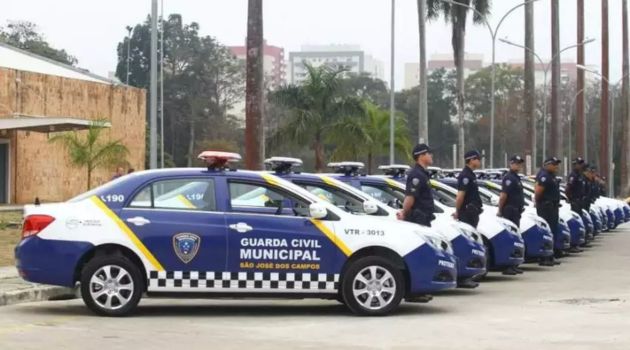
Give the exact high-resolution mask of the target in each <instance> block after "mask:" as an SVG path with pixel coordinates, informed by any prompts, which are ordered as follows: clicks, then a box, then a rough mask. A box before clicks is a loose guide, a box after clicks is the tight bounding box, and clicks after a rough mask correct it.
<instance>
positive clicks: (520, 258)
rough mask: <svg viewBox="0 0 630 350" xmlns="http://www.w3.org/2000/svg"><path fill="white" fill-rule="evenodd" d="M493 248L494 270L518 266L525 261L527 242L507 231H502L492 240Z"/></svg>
mask: <svg viewBox="0 0 630 350" xmlns="http://www.w3.org/2000/svg"><path fill="white" fill-rule="evenodd" d="M490 244H491V246H492V263H493V264H492V266H491V268H492V269H503V268H507V267H513V266H518V265H520V264H522V263H523V262H524V261H525V242H524V241H523V238H521V237H519V236H516V235H514V234H512V233H510V232H508V231H507V230H503V231H501V232H500V233H499V234H497V235H496V236H494V237H492V239H491V240H490Z"/></svg>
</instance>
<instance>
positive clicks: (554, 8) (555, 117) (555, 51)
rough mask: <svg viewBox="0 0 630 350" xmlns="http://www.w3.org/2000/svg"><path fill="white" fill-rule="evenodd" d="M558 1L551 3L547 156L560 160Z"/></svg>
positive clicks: (554, 0) (553, 0) (560, 118)
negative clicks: (549, 126) (549, 125)
mask: <svg viewBox="0 0 630 350" xmlns="http://www.w3.org/2000/svg"><path fill="white" fill-rule="evenodd" d="M558 2H559V0H552V1H551V57H553V60H552V61H551V134H550V135H548V136H549V137H548V138H547V140H549V141H550V142H548V144H547V145H548V146H549V147H550V149H549V152H548V153H549V154H548V155H547V156H553V157H558V158H560V159H561V158H562V154H563V150H562V116H561V113H560V101H561V98H560V12H559V4H558Z"/></svg>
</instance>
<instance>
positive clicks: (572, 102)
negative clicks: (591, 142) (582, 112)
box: [567, 89, 585, 159]
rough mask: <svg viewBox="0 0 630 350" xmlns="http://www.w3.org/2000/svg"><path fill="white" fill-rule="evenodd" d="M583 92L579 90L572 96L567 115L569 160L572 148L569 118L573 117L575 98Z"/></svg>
mask: <svg viewBox="0 0 630 350" xmlns="http://www.w3.org/2000/svg"><path fill="white" fill-rule="evenodd" d="M583 92H584V89H580V90H578V92H577V93H576V94H575V96H573V99H572V100H571V104H570V105H569V113H568V115H567V121H568V122H569V147H568V148H569V159H571V147H573V132H572V125H573V119H572V118H571V116H572V115H573V107H575V102H576V101H577V98H578V97H579V96H580V95H581V94H582V93H583ZM582 156H583V157H585V155H582Z"/></svg>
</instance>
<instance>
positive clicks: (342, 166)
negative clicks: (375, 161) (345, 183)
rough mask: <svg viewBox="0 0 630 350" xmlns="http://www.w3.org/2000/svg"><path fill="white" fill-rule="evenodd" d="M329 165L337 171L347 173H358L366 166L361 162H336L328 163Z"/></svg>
mask: <svg viewBox="0 0 630 350" xmlns="http://www.w3.org/2000/svg"><path fill="white" fill-rule="evenodd" d="M327 166H328V167H329V168H332V169H333V170H335V172H336V173H339V174H345V175H358V173H359V170H361V169H363V168H365V164H363V163H361V162H335V163H328V165H327Z"/></svg>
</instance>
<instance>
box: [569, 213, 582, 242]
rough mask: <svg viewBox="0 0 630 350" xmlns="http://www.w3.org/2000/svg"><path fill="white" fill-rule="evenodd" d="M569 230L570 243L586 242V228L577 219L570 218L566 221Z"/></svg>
mask: <svg viewBox="0 0 630 350" xmlns="http://www.w3.org/2000/svg"><path fill="white" fill-rule="evenodd" d="M568 225H569V231H570V232H571V243H570V244H571V245H572V246H577V245H580V244H584V243H586V229H585V228H584V225H582V224H581V223H580V222H579V221H578V220H576V219H571V220H569V222H568Z"/></svg>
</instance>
